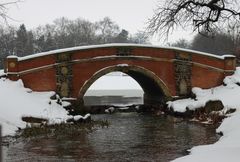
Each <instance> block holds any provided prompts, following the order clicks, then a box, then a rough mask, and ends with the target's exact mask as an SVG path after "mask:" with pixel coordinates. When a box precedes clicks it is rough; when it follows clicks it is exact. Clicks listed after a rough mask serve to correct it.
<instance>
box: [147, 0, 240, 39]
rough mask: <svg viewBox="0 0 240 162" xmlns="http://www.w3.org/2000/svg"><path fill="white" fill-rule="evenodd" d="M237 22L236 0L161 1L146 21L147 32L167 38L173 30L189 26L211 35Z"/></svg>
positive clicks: (239, 16) (239, 17) (238, 8)
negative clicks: (221, 27) (218, 29)
mask: <svg viewBox="0 0 240 162" xmlns="http://www.w3.org/2000/svg"><path fill="white" fill-rule="evenodd" d="M239 21H240V4H239V0H165V2H164V3H162V4H159V6H158V7H157V9H156V10H155V13H154V15H153V17H152V18H151V19H149V22H148V31H149V33H150V34H156V33H158V34H159V35H167V36H168V34H169V33H170V32H172V31H173V30H174V29H175V28H176V27H179V26H181V27H182V28H186V27H188V26H191V27H193V31H195V30H197V31H198V32H200V33H201V31H204V32H205V33H212V32H213V31H215V30H216V29H217V28H218V27H220V26H224V25H228V24H229V23H231V22H238V23H239Z"/></svg>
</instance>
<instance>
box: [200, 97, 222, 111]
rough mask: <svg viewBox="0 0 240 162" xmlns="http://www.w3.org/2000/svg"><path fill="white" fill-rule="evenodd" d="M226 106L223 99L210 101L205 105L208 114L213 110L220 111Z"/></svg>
mask: <svg viewBox="0 0 240 162" xmlns="http://www.w3.org/2000/svg"><path fill="white" fill-rule="evenodd" d="M223 108H224V106H223V103H222V101H220V100H215V101H208V102H207V103H206V105H205V106H204V110H205V112H206V113H207V114H210V113H211V112H212V111H220V110H222V109H223Z"/></svg>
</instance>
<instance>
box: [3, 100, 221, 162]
mask: <svg viewBox="0 0 240 162" xmlns="http://www.w3.org/2000/svg"><path fill="white" fill-rule="evenodd" d="M128 99H129V98H128ZM135 99H136V98H135ZM129 100H130V99H129ZM138 101H139V98H138V99H136V100H134V98H133V101H132V103H136V102H137V103H138ZM118 104H123V103H118ZM126 104H129V103H126ZM92 118H93V119H95V120H96V119H101V120H108V121H109V122H110V125H109V127H105V128H98V129H96V130H94V131H92V132H91V133H83V134H81V135H78V136H74V137H72V136H71V137H67V136H64V137H59V138H53V137H41V138H37V139H31V140H26V141H21V142H16V143H14V144H11V145H10V146H9V147H8V148H7V147H5V148H4V154H5V155H4V161H64V162H65V161H69V162H71V161H81V162H92V161H93V162H111V161H112V162H113V161H114V162H125V161H129V162H155V161H156V162H166V161H171V160H173V159H175V158H177V157H181V156H184V155H186V153H187V151H186V150H188V149H190V148H192V147H193V146H196V145H203V144H210V143H214V142H215V141H216V140H217V139H218V138H219V137H218V136H217V135H216V133H215V129H214V128H213V127H211V126H204V125H201V124H196V123H191V122H187V121H182V120H181V119H176V118H174V117H170V116H165V115H161V116H155V115H150V114H139V113H136V112H131V113H115V114H99V115H93V116H92Z"/></svg>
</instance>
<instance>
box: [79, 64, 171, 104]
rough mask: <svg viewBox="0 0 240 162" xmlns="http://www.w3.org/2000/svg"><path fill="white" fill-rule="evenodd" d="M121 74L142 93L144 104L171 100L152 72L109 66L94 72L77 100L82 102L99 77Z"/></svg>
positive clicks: (163, 84) (136, 67)
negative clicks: (137, 86) (139, 88)
mask: <svg viewBox="0 0 240 162" xmlns="http://www.w3.org/2000/svg"><path fill="white" fill-rule="evenodd" d="M117 71H119V72H123V73H126V74H127V75H129V76H130V77H132V78H133V79H134V80H136V82H137V83H138V84H139V85H140V86H141V87H142V89H143V91H144V103H165V102H166V100H169V99H170V98H171V94H170V91H169V89H168V87H167V86H166V85H165V83H164V82H163V81H162V80H161V79H160V78H159V77H158V76H157V75H156V74H154V73H153V72H151V71H150V70H147V69H145V68H142V67H139V66H132V65H131V66H121V65H117V66H110V67H107V68H104V69H101V70H99V71H98V72H96V73H95V74H94V75H93V76H92V77H91V78H89V79H88V80H87V81H86V82H85V84H84V85H83V87H82V88H81V89H80V91H79V100H80V101H82V102H84V101H83V96H84V95H85V93H86V91H87V90H88V88H89V87H90V86H91V85H92V84H93V83H94V82H95V81H96V80H97V79H98V78H100V77H101V76H104V75H106V74H108V73H110V72H117Z"/></svg>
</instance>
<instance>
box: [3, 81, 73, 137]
mask: <svg viewBox="0 0 240 162" xmlns="http://www.w3.org/2000/svg"><path fill="white" fill-rule="evenodd" d="M53 94H54V92H32V91H31V90H30V89H27V88H24V86H23V83H22V81H21V80H19V81H10V80H8V79H4V78H2V79H0V124H1V125H2V131H3V132H2V135H13V134H14V133H15V131H16V130H18V128H24V127H25V126H26V123H25V122H23V121H22V120H21V117H22V116H33V117H42V118H47V119H48V120H49V122H50V123H56V122H57V123H58V122H61V121H65V120H66V119H67V118H68V115H67V113H68V112H67V111H66V110H65V109H64V108H63V107H62V106H60V105H58V104H57V103H56V101H54V100H50V97H51V96H52V95H53ZM65 104H66V103H65Z"/></svg>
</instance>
